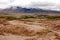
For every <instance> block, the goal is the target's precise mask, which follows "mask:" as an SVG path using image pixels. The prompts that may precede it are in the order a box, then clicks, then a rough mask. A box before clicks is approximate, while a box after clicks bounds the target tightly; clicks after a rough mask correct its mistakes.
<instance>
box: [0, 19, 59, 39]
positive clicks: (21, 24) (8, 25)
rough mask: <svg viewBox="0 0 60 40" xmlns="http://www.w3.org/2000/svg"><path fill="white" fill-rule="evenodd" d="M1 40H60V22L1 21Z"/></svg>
mask: <svg viewBox="0 0 60 40" xmlns="http://www.w3.org/2000/svg"><path fill="white" fill-rule="evenodd" d="M0 40H60V20H34V21H20V20H9V21H0Z"/></svg>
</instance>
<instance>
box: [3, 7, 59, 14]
mask: <svg viewBox="0 0 60 40" xmlns="http://www.w3.org/2000/svg"><path fill="white" fill-rule="evenodd" d="M2 11H3V12H23V13H40V12H50V13H60V11H54V10H45V9H37V8H22V7H19V6H14V7H10V8H7V9H4V10H2Z"/></svg>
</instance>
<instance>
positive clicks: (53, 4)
mask: <svg viewBox="0 0 60 40" xmlns="http://www.w3.org/2000/svg"><path fill="white" fill-rule="evenodd" d="M11 6H20V7H26V8H41V9H48V10H58V11H60V0H0V8H2V9H5V8H9V7H11Z"/></svg>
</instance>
